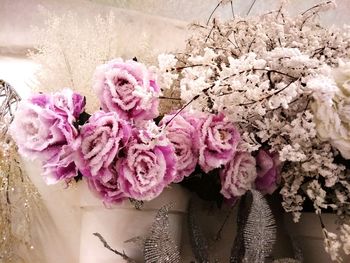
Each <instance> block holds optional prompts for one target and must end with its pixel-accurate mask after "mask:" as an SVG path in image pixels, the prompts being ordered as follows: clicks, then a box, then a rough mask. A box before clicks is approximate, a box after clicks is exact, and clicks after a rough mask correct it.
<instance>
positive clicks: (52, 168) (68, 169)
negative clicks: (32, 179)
mask: <svg viewBox="0 0 350 263" xmlns="http://www.w3.org/2000/svg"><path fill="white" fill-rule="evenodd" d="M79 146H80V140H76V142H74V143H72V145H63V146H62V148H61V150H60V151H59V152H58V153H57V154H55V155H54V156H53V157H52V158H51V159H49V160H45V161H44V165H43V169H44V173H43V176H44V179H45V182H46V183H47V184H49V185H50V184H55V183H57V182H59V181H62V180H64V181H66V182H69V181H70V180H71V179H72V178H74V177H76V176H77V174H78V168H77V166H76V164H75V161H76V152H77V150H78V147H79Z"/></svg>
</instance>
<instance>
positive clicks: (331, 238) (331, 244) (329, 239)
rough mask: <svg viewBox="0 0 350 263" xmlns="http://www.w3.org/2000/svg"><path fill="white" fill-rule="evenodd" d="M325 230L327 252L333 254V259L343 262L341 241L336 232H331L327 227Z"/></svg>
mask: <svg viewBox="0 0 350 263" xmlns="http://www.w3.org/2000/svg"><path fill="white" fill-rule="evenodd" d="M323 232H324V236H325V239H324V246H325V250H326V252H327V253H328V254H329V255H330V256H331V259H332V260H333V261H337V262H342V260H341V258H340V255H339V249H340V248H341V243H340V242H339V240H338V237H337V235H336V234H335V233H332V232H329V231H327V230H326V229H323Z"/></svg>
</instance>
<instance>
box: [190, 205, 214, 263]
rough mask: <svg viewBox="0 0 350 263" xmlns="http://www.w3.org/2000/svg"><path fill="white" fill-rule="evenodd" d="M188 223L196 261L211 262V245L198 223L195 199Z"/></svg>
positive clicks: (191, 206) (201, 262)
mask: <svg viewBox="0 0 350 263" xmlns="http://www.w3.org/2000/svg"><path fill="white" fill-rule="evenodd" d="M187 223H188V233H189V238H190V242H191V247H192V252H193V255H194V257H195V259H196V261H197V262H200V263H209V252H208V250H209V246H208V243H207V240H206V238H205V237H204V234H203V232H202V230H201V228H200V226H199V225H198V223H197V220H196V215H195V207H194V201H193V200H191V202H190V205H189V208H188V217H187Z"/></svg>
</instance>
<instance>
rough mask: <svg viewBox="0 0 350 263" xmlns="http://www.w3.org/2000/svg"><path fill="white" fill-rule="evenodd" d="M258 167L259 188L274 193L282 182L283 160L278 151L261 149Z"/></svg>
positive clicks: (257, 179) (257, 182) (257, 183)
mask: <svg viewBox="0 0 350 263" xmlns="http://www.w3.org/2000/svg"><path fill="white" fill-rule="evenodd" d="M256 162H257V167H258V177H257V178H256V181H255V187H256V189H257V190H259V191H261V192H263V193H268V194H272V193H273V192H274V191H275V190H276V189H277V187H278V185H279V183H280V179H281V178H280V169H281V162H280V160H279V155H278V153H269V152H268V151H265V150H259V153H258V155H257V156H256Z"/></svg>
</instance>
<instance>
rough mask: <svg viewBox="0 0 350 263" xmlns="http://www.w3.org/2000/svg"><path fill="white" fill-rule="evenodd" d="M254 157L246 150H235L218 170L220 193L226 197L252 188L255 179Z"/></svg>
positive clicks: (239, 194)
mask: <svg viewBox="0 0 350 263" xmlns="http://www.w3.org/2000/svg"><path fill="white" fill-rule="evenodd" d="M256 176H257V172H256V161H255V158H254V157H253V156H252V155H251V154H250V153H246V152H237V153H236V154H235V156H234V158H233V159H232V160H231V161H230V162H229V163H228V164H227V165H226V167H225V169H224V170H222V171H221V172H220V178H221V193H222V195H223V196H224V197H225V198H227V199H234V198H235V197H238V196H242V195H244V194H245V192H246V191H248V190H250V189H252V186H253V184H254V181H255V179H256Z"/></svg>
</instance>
